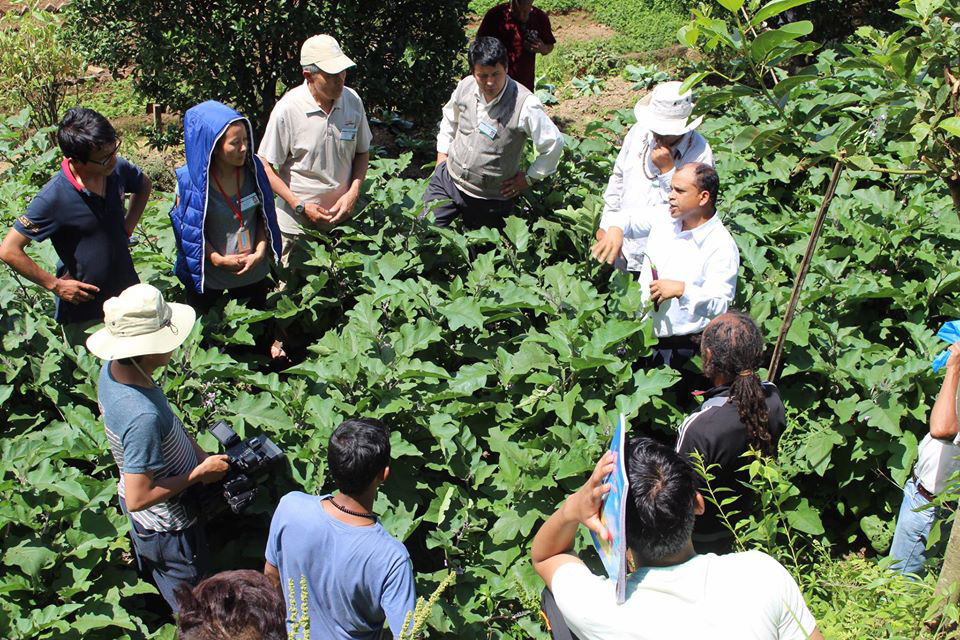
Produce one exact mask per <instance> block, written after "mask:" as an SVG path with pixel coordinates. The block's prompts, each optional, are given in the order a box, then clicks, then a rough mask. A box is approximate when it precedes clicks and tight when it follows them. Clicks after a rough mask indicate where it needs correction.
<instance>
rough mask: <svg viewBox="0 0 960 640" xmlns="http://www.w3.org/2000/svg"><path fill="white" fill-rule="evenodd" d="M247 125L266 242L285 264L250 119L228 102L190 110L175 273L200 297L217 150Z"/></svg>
mask: <svg viewBox="0 0 960 640" xmlns="http://www.w3.org/2000/svg"><path fill="white" fill-rule="evenodd" d="M237 121H240V122H243V123H244V124H245V125H246V126H247V135H248V136H249V140H250V145H249V148H250V149H251V154H250V155H251V157H252V161H253V167H254V171H255V172H256V177H257V190H258V192H259V196H260V202H261V203H263V206H262V207H261V211H262V213H263V220H264V223H265V224H266V232H267V242H268V243H269V245H270V248H271V250H272V252H273V259H274V261H279V260H280V246H281V244H280V227H278V226H277V211H276V208H275V205H274V202H273V190H272V189H271V188H270V182H269V180H267V174H266V173H264V171H263V165H262V164H261V163H260V159H259V158H257V156H256V155H254V154H253V153H252V149H254V148H255V147H254V141H253V127H251V126H250V121H249V120H247V119H246V118H244V117H243V116H242V115H240V114H239V113H237V112H236V111H234V110H233V109H231V108H230V107H228V106H227V105H225V104H222V103H220V102H215V101H213V100H208V101H206V102H204V103H202V104H198V105H196V106H195V107H191V108H190V109H188V110H187V113H186V115H184V117H183V146H184V150H185V151H186V156H187V164H186V166H184V167H180V168H179V169H177V190H178V192H179V197H178V198H177V201H176V203H174V205H173V209H171V210H170V222H171V223H172V224H173V235H174V238H175V239H176V243H177V262H176V265H175V267H174V270H175V272H176V274H177V277H178V278H180V280H181V281H182V282H183V284H184V285H185V286H187V287H189V288H191V289H192V290H193V291H195V292H197V293H203V291H204V274H203V271H204V263H205V261H204V251H203V249H204V236H203V228H204V225H205V223H206V219H207V180H208V178H209V175H210V163H211V162H212V160H213V148H214V146H215V145H216V143H217V140H219V139H220V136H222V135H223V133H224V132H225V131H226V129H227V127H228V126H230V125H231V124H233V123H234V122H237Z"/></svg>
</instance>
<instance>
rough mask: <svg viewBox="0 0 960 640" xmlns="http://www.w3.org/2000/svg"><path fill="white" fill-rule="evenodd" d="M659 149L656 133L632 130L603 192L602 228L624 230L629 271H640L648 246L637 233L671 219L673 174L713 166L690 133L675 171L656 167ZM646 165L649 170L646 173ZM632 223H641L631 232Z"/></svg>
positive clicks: (702, 143)
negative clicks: (690, 166) (685, 167)
mask: <svg viewBox="0 0 960 640" xmlns="http://www.w3.org/2000/svg"><path fill="white" fill-rule="evenodd" d="M655 147H656V142H655V141H654V139H653V133H652V132H651V131H650V130H649V129H647V127H646V126H645V125H644V124H643V123H642V122H638V123H637V124H635V125H633V127H631V128H630V131H629V132H628V133H627V137H626V138H624V140H623V147H622V148H621V149H620V153H619V154H618V155H617V161H616V163H615V164H614V166H613V173H612V174H611V175H610V180H609V182H608V183H607V189H606V191H604V193H603V202H604V204H603V217H602V218H601V219H600V228H601V229H603V230H604V231H606V230H607V229H609V228H610V227H619V228H620V229H623V231H624V240H623V248H622V249H621V252H622V253H623V255H624V257H625V258H626V259H627V269H628V270H630V271H639V270H640V265H641V263H642V258H643V252H644V249H645V248H646V246H647V236H646V234H645V233H641V232H640V231H637V229H640V228H642V226H643V224H644V223H645V222H650V221H654V220H659V221H664V222H667V221H669V220H670V210H669V204H668V201H667V200H668V198H669V196H670V188H671V186H670V182H671V181H672V180H673V174H674V172H675V171H676V170H677V169H679V168H680V167H682V166H683V165H685V164H688V163H690V162H702V163H704V164H709V165H710V166H713V151H712V150H711V149H710V145H709V144H708V143H707V141H706V139H704V137H703V136H702V135H700V134H699V133H698V132H696V131H691V132H690V133H688V134H687V135H686V136H685V137H684V138H683V139H681V140H680V141H679V142H678V143H677V144H676V145H675V146H674V147H673V169H671V170H670V171H668V172H667V173H660V170H659V169H658V168H657V167H656V165H655V164H653V160H652V159H651V157H650V156H651V152H652V151H653V149H654V148H655ZM644 163H645V164H646V171H644V166H643V165H644ZM631 221H636V222H637V223H640V225H641V226H640V227H636V226H635V231H634V232H633V233H630V232H629V231H628V228H630V227H631V224H630V223H631Z"/></svg>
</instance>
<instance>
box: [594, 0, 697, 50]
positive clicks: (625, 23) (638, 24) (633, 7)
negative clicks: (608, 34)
mask: <svg viewBox="0 0 960 640" xmlns="http://www.w3.org/2000/svg"><path fill="white" fill-rule="evenodd" d="M583 6H584V8H585V9H587V10H589V11H590V13H591V14H592V15H593V16H594V17H595V18H596V19H597V20H599V21H600V22H602V23H604V24H606V25H609V26H611V27H613V28H614V29H616V30H617V31H618V32H619V33H621V34H623V35H625V36H626V37H628V38H629V39H630V40H631V41H632V42H633V43H634V46H635V47H636V48H635V50H637V51H649V50H652V49H660V48H662V47H667V46H670V45H672V44H675V40H674V36H673V34H675V33H676V32H677V29H679V28H680V27H681V26H682V25H683V23H684V21H685V20H686V17H687V16H686V15H684V13H682V12H681V11H679V10H678V8H677V5H676V3H674V2H668V1H667V0H618V1H617V2H609V1H607V0H584V2H583Z"/></svg>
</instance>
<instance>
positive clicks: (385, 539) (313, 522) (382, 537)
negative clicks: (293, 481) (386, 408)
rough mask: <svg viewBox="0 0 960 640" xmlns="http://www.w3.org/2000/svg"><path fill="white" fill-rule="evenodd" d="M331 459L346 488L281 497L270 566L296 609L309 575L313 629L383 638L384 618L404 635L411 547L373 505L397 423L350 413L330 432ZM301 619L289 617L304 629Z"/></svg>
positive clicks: (351, 638)
mask: <svg viewBox="0 0 960 640" xmlns="http://www.w3.org/2000/svg"><path fill="white" fill-rule="evenodd" d="M327 464H328V467H329V469H330V475H331V476H332V478H333V481H334V483H335V484H336V486H337V489H338V490H339V491H338V492H337V493H336V494H333V495H330V494H326V495H322V496H311V495H307V494H306V493H301V492H299V491H293V492H291V493H288V494H287V495H285V496H284V497H283V499H281V500H280V504H279V505H277V510H276V512H275V513H274V514H273V521H272V522H271V523H270V536H269V538H268V539H267V553H266V556H267V562H266V564H265V565H264V569H263V571H264V573H265V574H267V576H268V577H270V578H271V579H273V581H274V582H275V583H276V584H277V586H278V588H280V589H281V591H283V594H284V599H285V600H286V601H287V612H288V615H289V614H290V612H295V613H296V614H297V615H298V616H299V614H300V612H301V611H302V610H303V602H302V600H301V598H302V597H303V596H302V595H301V594H303V593H304V591H303V588H302V585H301V583H302V582H303V583H305V585H306V599H307V609H308V615H309V622H310V627H309V629H310V634H311V636H313V637H319V638H333V639H343V640H356V639H358V638H370V639H374V638H379V637H380V633H381V631H382V629H383V623H384V620H386V621H387V622H388V623H389V625H390V630H391V631H392V632H393V635H394V636H395V637H396V636H398V635H399V634H400V632H401V631H402V630H403V625H404V620H405V619H406V616H407V614H408V613H411V612H412V611H413V609H414V606H415V604H416V594H415V592H414V582H413V570H412V567H411V563H410V555H409V554H408V553H407V550H406V548H405V547H404V546H403V544H402V543H401V542H400V541H399V540H397V539H396V538H394V537H393V536H391V535H390V534H389V533H387V531H386V530H385V529H384V528H383V527H382V526H381V525H380V522H379V521H378V518H377V515H376V514H374V513H372V512H371V509H372V508H373V502H374V500H375V499H376V497H377V491H378V490H379V488H380V485H381V484H383V482H384V481H385V480H386V479H387V476H388V475H389V474H390V467H389V465H390V432H389V430H388V429H387V427H386V426H385V425H384V424H383V423H382V422H380V421H379V420H374V419H372V418H359V419H356V420H347V421H345V422H344V423H343V424H341V425H340V426H339V427H337V429H336V430H335V431H334V432H333V435H332V436H330V445H329V447H328V448H327ZM291 583H292V584H293V590H292V593H293V598H294V600H295V602H292V603H291V602H290V597H291V594H290V592H291V589H290V584H291ZM411 618H412V615H411ZM295 623H296V621H295V620H294V619H291V618H288V619H287V627H288V629H290V631H291V632H295V634H294V637H300V635H299V633H296V632H297V631H298V629H299V630H300V631H302V630H303V627H299V628H298V626H297V625H296V624H295Z"/></svg>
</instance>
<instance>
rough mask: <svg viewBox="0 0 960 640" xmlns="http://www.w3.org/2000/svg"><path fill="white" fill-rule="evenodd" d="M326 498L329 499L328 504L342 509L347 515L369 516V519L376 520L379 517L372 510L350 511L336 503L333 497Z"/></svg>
mask: <svg viewBox="0 0 960 640" xmlns="http://www.w3.org/2000/svg"><path fill="white" fill-rule="evenodd" d="M327 500H329V501H330V504H332V505H333V506H334V507H336V508H337V509H339V510H340V511H342V512H343V513H345V514H347V515H350V516H356V517H358V518H370V519H371V520H376V519H377V518H379V516H378V515H377V514H375V513H373V512H370V513H363V512H361V511H351V510H350V509H347V508H346V507H344V506H342V505H339V504H337V501H336V500H334V499H333V496H330V497H329V498H327Z"/></svg>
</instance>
